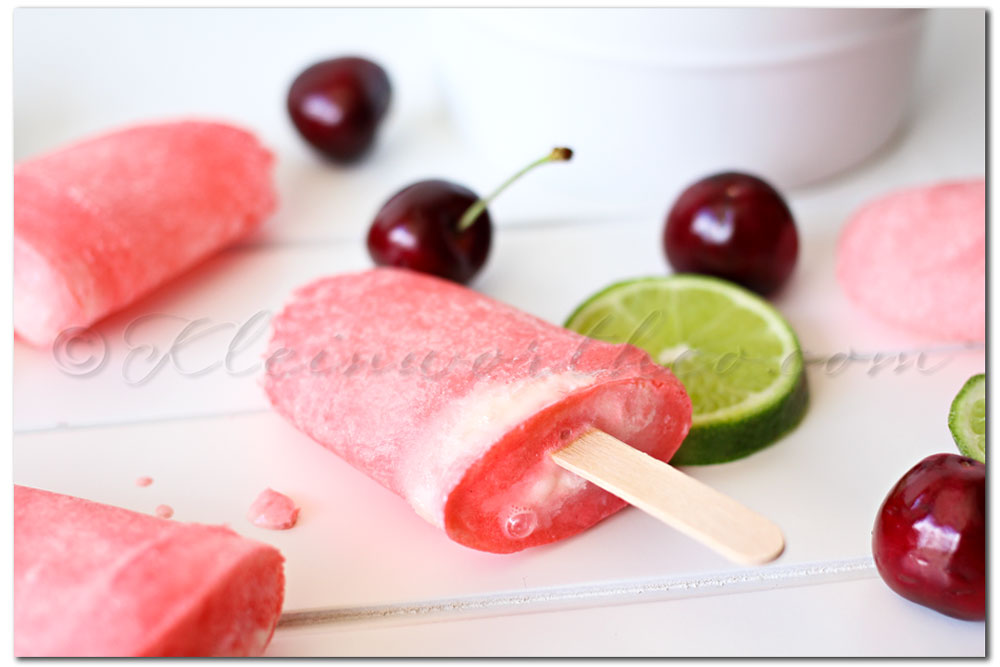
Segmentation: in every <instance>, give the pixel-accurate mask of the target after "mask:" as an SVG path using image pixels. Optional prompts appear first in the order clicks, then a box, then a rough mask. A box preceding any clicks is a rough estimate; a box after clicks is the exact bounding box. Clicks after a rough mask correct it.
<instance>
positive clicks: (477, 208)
mask: <svg viewBox="0 0 1000 667" xmlns="http://www.w3.org/2000/svg"><path fill="white" fill-rule="evenodd" d="M571 157H573V151H572V150H570V149H569V148H563V147H558V148H553V149H552V152H550V153H549V154H548V155H546V156H545V157H543V158H539V159H538V160H535V161H534V162H532V163H531V164H529V165H528V166H527V167H525V168H524V169H522V170H521V171H519V172H517V173H515V174H514V175H513V176H511V177H510V178H508V179H507V180H506V181H504V182H503V183H501V184H500V187H499V188H497V189H496V190H494V191H493V192H492V193H491V194H490V195H489V196H488V197H480V198H479V199H477V200H476V203H475V204H473V205H472V206H470V207H469V208H468V209H467V210H466V211H465V213H463V214H462V217H461V218H459V219H458V231H459V232H464V231H465V230H466V229H468V228H469V227H471V226H472V223H474V222H475V221H476V218H478V217H479V216H480V215H482V212H483V211H485V210H486V207H487V206H489V205H490V204H491V203H492V202H493V200H494V199H496V198H497V196H498V195H499V194H500V193H501V192H503V191H504V190H506V189H507V188H508V187H510V185H511V184H512V183H513V182H514V181H516V180H517V179H519V178H521V177H522V176H524V175H525V174H527V173H528V172H529V171H531V170H532V169H534V168H535V167H538V166H541V165H543V164H545V163H547V162H565V161H566V160H569V159H570V158H571Z"/></svg>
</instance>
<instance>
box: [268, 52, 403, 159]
mask: <svg viewBox="0 0 1000 667" xmlns="http://www.w3.org/2000/svg"><path fill="white" fill-rule="evenodd" d="M391 94H392V87H391V85H390V84H389V77H388V75H387V74H386V73H385V70H384V69H382V68H381V67H379V66H378V65H376V64H375V63H373V62H371V61H370V60H366V59H364V58H357V57H345V58H334V59H332V60H324V61H323V62H319V63H316V64H315V65H313V66H311V67H309V68H307V69H306V70H305V71H303V72H302V73H301V74H299V75H298V76H297V77H296V78H295V81H294V82H292V87H291V88H290V89H289V90H288V100H287V104H288V113H289V115H290V116H291V117H292V122H293V123H294V124H295V127H296V129H298V131H299V134H301V135H302V137H303V138H304V139H305V140H306V141H308V142H309V143H310V144H311V145H312V146H313V147H314V148H316V150H318V151H319V152H320V153H322V154H323V155H325V156H326V157H328V158H330V159H332V160H335V161H338V162H353V161H355V160H357V159H359V158H360V157H361V156H362V155H364V154H365V153H366V152H367V151H368V149H369V148H371V146H372V144H373V143H374V142H375V134H376V132H377V130H378V126H379V124H380V122H381V121H382V118H383V117H384V116H385V113H386V111H387V110H388V109H389V99H390V97H391Z"/></svg>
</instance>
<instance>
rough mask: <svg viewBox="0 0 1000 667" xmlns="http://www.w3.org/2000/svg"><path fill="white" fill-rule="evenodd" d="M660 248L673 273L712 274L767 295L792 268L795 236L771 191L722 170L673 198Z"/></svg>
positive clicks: (767, 186) (779, 199) (788, 215)
mask: <svg viewBox="0 0 1000 667" xmlns="http://www.w3.org/2000/svg"><path fill="white" fill-rule="evenodd" d="M663 247H664V249H665V250H666V253H667V259H668V260H669V261H670V265H671V266H673V268H674V270H675V271H677V272H679V273H704V274H708V275H712V276H718V277H720V278H725V279H726V280H731V281H732V282H734V283H739V284H740V285H743V286H744V287H747V288H749V289H752V290H754V291H755V292H758V293H759V294H770V293H772V292H774V291H775V290H777V289H778V288H779V287H781V286H782V285H783V284H784V283H785V281H786V280H788V277H789V276H790V275H791V273H792V269H794V268H795V260H796V259H797V257H798V252H799V238H798V233H797V232H796V231H795V220H794V219H793V218H792V212H791V211H790V210H789V208H788V205H787V204H786V203H785V200H784V199H782V197H781V195H780V194H778V192H777V190H775V189H774V188H773V187H771V185H770V184H768V183H767V182H765V181H763V180H761V179H759V178H757V177H756V176H751V175H749V174H741V173H738V172H726V173H722V174H716V175H714V176H709V177H708V178H703V179H702V180H700V181H698V182H697V183H695V184H693V185H691V186H689V187H688V188H687V190H685V191H684V192H683V193H682V194H681V196H680V197H678V198H677V201H676V202H674V205H673V208H671V209H670V213H669V214H668V215H667V221H666V227H665V229H664V232H663Z"/></svg>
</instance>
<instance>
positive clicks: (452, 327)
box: [264, 268, 691, 553]
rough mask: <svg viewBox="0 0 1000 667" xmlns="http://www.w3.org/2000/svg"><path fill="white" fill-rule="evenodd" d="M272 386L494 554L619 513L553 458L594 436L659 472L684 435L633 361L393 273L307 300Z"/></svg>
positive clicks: (280, 400) (640, 361) (283, 404)
mask: <svg viewBox="0 0 1000 667" xmlns="http://www.w3.org/2000/svg"><path fill="white" fill-rule="evenodd" d="M264 387H265V389H266V391H267V394H268V396H269V397H270V399H271V402H272V403H273V405H274V406H275V407H276V409H277V410H278V411H279V412H280V413H281V414H283V415H284V416H285V417H287V418H288V419H289V420H290V421H291V422H292V423H293V424H295V425H296V426H297V427H298V428H299V429H301V430H302V431H304V432H305V433H306V434H308V435H310V436H311V437H312V438H314V439H315V440H317V441H318V442H319V443H320V444H322V445H324V446H325V447H327V448H329V449H331V450H333V451H334V452H336V453H337V454H339V455H340V456H341V457H343V458H344V459H346V460H347V461H348V462H349V463H351V464H352V465H354V466H355V467H357V468H358V469H360V470H362V471H363V472H365V473H366V474H368V475H369V476H371V477H372V478H373V479H375V480H376V481H378V482H379V483H381V484H382V485H384V486H385V487H387V488H388V489H391V490H392V491H394V492H396V493H397V494H399V495H400V496H402V497H403V498H405V499H406V500H407V501H408V502H409V503H410V504H411V505H412V506H413V508H414V509H415V510H416V511H417V513H418V514H420V515H421V516H422V517H424V518H425V519H426V520H428V521H429V522H431V523H432V524H434V525H436V526H438V527H440V528H443V529H444V530H445V531H446V532H447V534H448V536H449V537H451V538H452V539H453V540H455V541H457V542H460V543H461V544H464V545H466V546H469V547H472V548H475V549H481V550H484V551H492V552H498V553H505V552H512V551H518V550H521V549H524V548H526V547H530V546H535V545H539V544H544V543H547V542H552V541H555V540H560V539H563V538H565V537H569V536H570V535H573V534H576V533H578V532H580V531H582V530H585V529H586V528H588V527H590V526H592V525H593V524H595V523H597V522H598V521H600V520H601V519H603V518H605V517H607V516H608V515H610V514H612V513H614V512H616V511H618V510H619V509H621V508H622V507H624V506H625V502H624V501H623V500H621V499H620V498H618V497H616V496H614V495H611V494H610V493H608V492H606V491H604V490H602V489H600V488H598V487H597V486H595V485H593V484H591V483H589V482H586V481H584V480H583V479H582V478H580V477H578V476H576V475H574V474H573V473H570V472H568V471H566V470H564V469H562V468H560V467H559V466H557V465H556V464H555V463H554V462H553V461H552V460H551V459H550V457H549V456H547V455H546V454H547V453H548V452H550V451H552V450H555V449H558V448H560V447H562V446H564V445H566V444H568V443H569V442H570V441H572V440H574V439H575V438H577V437H578V436H580V435H581V434H583V433H584V432H585V431H587V430H589V429H590V428H597V429H600V430H602V431H605V432H606V433H608V434H611V435H612V436H614V437H616V438H618V439H620V440H623V441H624V442H627V443H628V444H630V445H631V446H633V447H635V448H637V449H639V450H642V451H645V452H648V453H649V454H651V455H652V456H653V457H655V458H657V459H660V460H663V461H666V460H668V459H669V458H670V457H671V456H672V455H673V453H674V452H675V451H676V450H677V448H678V447H679V446H680V444H681V440H683V438H684V436H685V435H687V432H688V429H689V428H690V425H691V402H690V399H689V398H688V396H687V394H686V393H685V391H684V389H683V387H682V386H681V384H680V382H678V381H677V379H676V378H675V377H674V376H673V375H672V374H671V373H670V372H669V371H668V370H666V369H665V368H663V367H661V366H659V365H657V364H655V363H654V362H653V361H652V360H651V359H650V358H649V357H648V355H647V354H646V353H645V352H643V351H641V350H639V349H638V348H635V347H632V346H629V345H612V344H608V343H603V342H599V341H594V340H591V339H588V338H585V337H583V336H580V335H578V334H575V333H573V332H570V331H567V330H565V329H562V328H560V327H557V326H554V325H552V324H549V323H547V322H544V321H542V320H540V319H538V318H536V317H533V316H531V315H528V314H525V313H522V312H519V311H517V310H515V309H513V308H511V307H509V306H507V305H504V304H501V303H499V302H497V301H494V300H492V299H489V298H487V297H485V296H483V295H481V294H478V293H476V292H474V291H471V290H468V289H465V288H463V287H460V286H458V285H456V284H454V283H451V282H447V281H444V280H439V279H437V278H433V277H430V276H426V275H423V274H418V273H413V272H409V271H405V270H399V269H388V268H382V269H375V270H371V271H366V272H363V273H357V274H351V275H341V276H335V277H332V278H326V279H321V280H318V281H316V282H314V283H312V284H310V285H308V286H306V287H304V288H302V289H300V290H299V291H298V292H297V293H296V294H295V296H294V298H293V299H292V300H291V302H290V303H289V304H288V305H287V306H286V307H285V309H284V311H283V312H282V313H281V314H280V315H279V316H278V317H277V318H276V319H275V321H274V335H273V338H272V341H271V344H270V347H269V351H268V362H267V366H266V371H265V374H264Z"/></svg>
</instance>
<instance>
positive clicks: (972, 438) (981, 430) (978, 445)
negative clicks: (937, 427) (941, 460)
mask: <svg viewBox="0 0 1000 667" xmlns="http://www.w3.org/2000/svg"><path fill="white" fill-rule="evenodd" d="M948 428H949V430H951V437H952V438H954V439H955V444H956V445H957V446H958V451H960V452H961V453H962V455H964V456H968V457H969V458H973V459H976V460H977V461H981V462H983V463H985V462H986V375H985V374H983V373H980V374H979V375H973V376H972V377H971V378H969V379H968V380H967V381H966V382H965V384H964V385H962V388H961V389H960V390H959V392H958V394H957V395H956V396H955V400H953V401H952V403H951V410H950V411H949V413H948Z"/></svg>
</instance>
